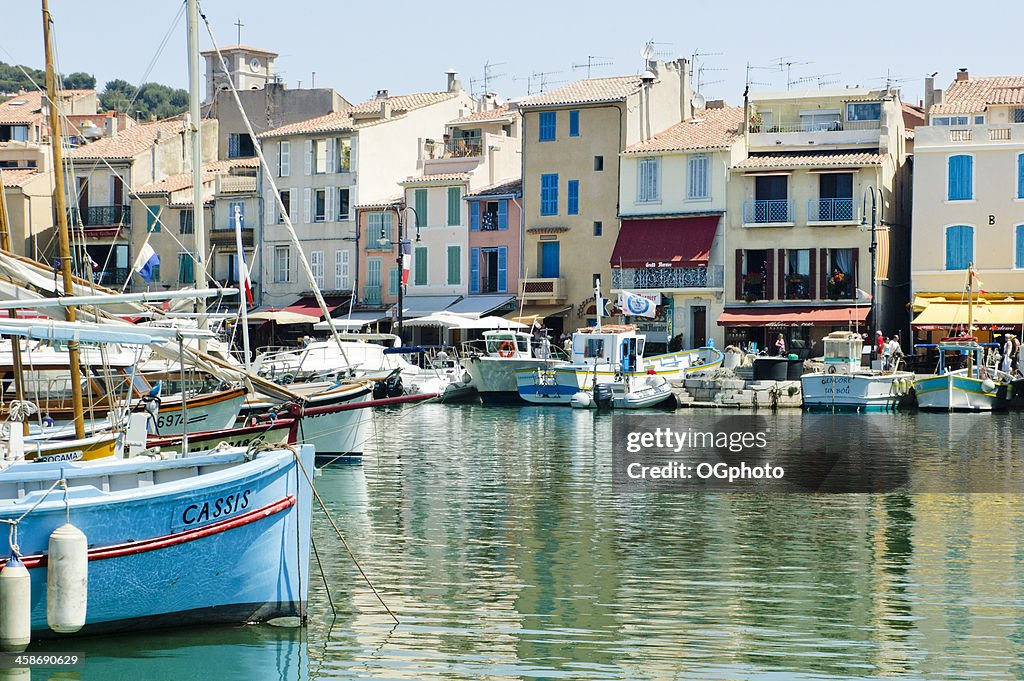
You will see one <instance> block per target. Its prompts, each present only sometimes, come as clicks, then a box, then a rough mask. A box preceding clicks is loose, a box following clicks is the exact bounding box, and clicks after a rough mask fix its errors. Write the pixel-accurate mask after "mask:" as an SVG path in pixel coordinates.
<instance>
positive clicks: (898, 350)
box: [887, 333, 903, 371]
mask: <svg viewBox="0 0 1024 681" xmlns="http://www.w3.org/2000/svg"><path fill="white" fill-rule="evenodd" d="M887 345H888V348H889V364H890V367H891V369H892V371H896V365H897V364H898V362H899V360H900V358H901V357H902V356H903V348H902V347H901V346H900V335H899V334H898V333H894V334H893V335H892V338H890V339H889V342H888V344H887Z"/></svg>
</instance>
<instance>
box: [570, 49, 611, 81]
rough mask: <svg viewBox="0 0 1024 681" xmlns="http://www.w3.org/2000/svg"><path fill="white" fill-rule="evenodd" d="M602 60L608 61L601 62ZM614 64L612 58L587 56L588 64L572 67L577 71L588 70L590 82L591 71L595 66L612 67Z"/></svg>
mask: <svg viewBox="0 0 1024 681" xmlns="http://www.w3.org/2000/svg"><path fill="white" fill-rule="evenodd" d="M601 59H604V60H606V61H600V60H601ZM613 63H614V62H613V61H612V58H611V57H597V56H595V55H592V54H588V55H587V63H586V64H573V65H572V70H573V71H575V70H576V69H586V70H587V80H590V70H591V69H592V68H594V67H595V66H611V65H612V64H613Z"/></svg>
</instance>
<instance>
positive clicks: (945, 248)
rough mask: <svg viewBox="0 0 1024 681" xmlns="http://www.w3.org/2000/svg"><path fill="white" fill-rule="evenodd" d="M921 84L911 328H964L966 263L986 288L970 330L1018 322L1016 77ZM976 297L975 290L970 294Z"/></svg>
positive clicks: (991, 330)
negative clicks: (923, 115) (923, 116)
mask: <svg viewBox="0 0 1024 681" xmlns="http://www.w3.org/2000/svg"><path fill="white" fill-rule="evenodd" d="M931 85H932V84H931V82H928V83H926V93H925V96H926V101H925V103H926V105H928V125H927V126H922V127H918V128H917V129H916V130H915V140H914V237H913V257H912V276H913V282H912V284H913V292H914V296H915V300H914V308H915V312H917V313H918V314H917V316H916V317H915V319H914V327H915V335H916V336H917V338H918V340H921V341H925V340H935V338H936V337H940V336H945V335H947V334H949V333H950V332H951V331H952V332H956V331H959V330H960V327H963V328H966V326H967V322H968V312H967V307H966V305H964V304H962V301H963V300H964V299H965V298H964V297H965V292H966V287H967V268H968V265H970V264H972V263H973V265H974V271H975V273H976V274H977V279H978V280H980V283H979V281H975V283H974V290H975V295H976V296H979V295H980V294H978V289H979V288H980V289H983V290H984V291H985V292H986V295H985V296H984V297H985V298H986V299H987V300H989V301H990V302H989V304H987V305H983V306H979V308H978V310H977V313H976V314H975V321H976V322H978V323H979V326H980V328H976V329H975V332H976V333H975V335H977V336H979V339H980V340H982V341H989V340H992V339H993V337H994V335H1001V332H1003V331H1016V332H1017V333H1020V332H1021V328H1022V327H1021V325H1022V324H1024V76H1000V77H981V78H979V77H977V76H975V77H971V76H970V74H969V73H968V71H967V70H966V69H961V70H960V72H959V73H957V75H956V80H955V81H954V82H953V83H952V84H951V85H950V86H949V88H948V89H947V90H946V92H945V93H944V94H943V93H942V91H941V90H934V89H933V88H932V87H931ZM976 300H977V298H976Z"/></svg>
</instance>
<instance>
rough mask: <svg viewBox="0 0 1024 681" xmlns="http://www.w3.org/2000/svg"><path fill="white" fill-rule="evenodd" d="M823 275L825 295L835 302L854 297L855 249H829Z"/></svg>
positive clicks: (855, 289)
mask: <svg viewBox="0 0 1024 681" xmlns="http://www.w3.org/2000/svg"><path fill="white" fill-rule="evenodd" d="M825 262H826V265H827V267H825V271H824V272H823V274H824V279H825V295H824V296H822V297H823V298H831V299H835V300H841V299H848V300H852V299H853V298H855V297H856V292H857V268H858V265H857V249H856V248H830V249H828V258H827V259H826V261H825Z"/></svg>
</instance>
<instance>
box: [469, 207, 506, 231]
mask: <svg viewBox="0 0 1024 681" xmlns="http://www.w3.org/2000/svg"><path fill="white" fill-rule="evenodd" d="M469 228H470V230H471V231H474V232H478V231H484V232H493V231H497V230H500V229H501V230H504V229H508V199H500V200H498V201H487V202H483V201H472V202H470V204H469Z"/></svg>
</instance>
